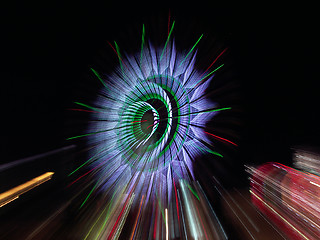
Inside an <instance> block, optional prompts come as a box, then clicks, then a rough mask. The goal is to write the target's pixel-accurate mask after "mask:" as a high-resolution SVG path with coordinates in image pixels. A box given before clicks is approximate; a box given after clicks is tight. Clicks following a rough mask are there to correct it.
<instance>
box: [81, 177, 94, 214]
mask: <svg viewBox="0 0 320 240" xmlns="http://www.w3.org/2000/svg"><path fill="white" fill-rule="evenodd" d="M97 184H98V182H97V183H96V184H95V185H94V187H93V188H92V190H91V191H90V193H89V194H88V196H87V197H86V199H85V200H84V201H83V203H82V204H81V206H80V208H82V206H83V205H84V204H85V203H86V201H87V200H88V198H89V197H90V195H91V194H92V192H93V190H94V189H95V188H96V186H97ZM80 208H79V209H80Z"/></svg>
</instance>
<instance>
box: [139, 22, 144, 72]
mask: <svg viewBox="0 0 320 240" xmlns="http://www.w3.org/2000/svg"><path fill="white" fill-rule="evenodd" d="M144 36H145V30H144V24H142V39H141V55H140V66H141V62H142V53H143V45H144Z"/></svg>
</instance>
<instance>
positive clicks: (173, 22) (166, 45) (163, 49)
mask: <svg viewBox="0 0 320 240" xmlns="http://www.w3.org/2000/svg"><path fill="white" fill-rule="evenodd" d="M174 23H175V21H173V23H172V27H171V29H170V32H169V35H168V38H167V41H166V43H165V45H164V48H163V50H162V53H161V55H160V61H161V59H162V56H163V53H164V50H165V49H166V47H167V44H168V42H169V39H170V36H171V33H172V30H173V27H174ZM160 61H159V64H160Z"/></svg>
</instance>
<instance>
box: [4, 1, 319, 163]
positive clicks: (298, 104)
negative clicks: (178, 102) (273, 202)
mask: <svg viewBox="0 0 320 240" xmlns="http://www.w3.org/2000/svg"><path fill="white" fill-rule="evenodd" d="M190 4H191V2H190V3H189V2H184V4H183V5H178V4H165V3H160V2H159V3H149V4H148V5H146V4H142V3H131V5H129V6H128V5H125V3H122V2H120V1H118V2H111V3H108V4H105V5H99V4H95V3H91V2H89V1H88V2H87V3H86V4H82V3H76V4H71V3H65V2H61V3H58V2H48V1H44V2H42V5H38V4H32V3H30V2H25V3H21V4H14V3H12V4H10V6H5V7H4V8H3V10H2V13H1V15H2V17H3V20H2V21H1V42H2V43H1V59H2V64H1V75H0V76H1V87H0V89H1V108H2V111H1V112H2V113H1V116H2V117H1V119H2V120H3V121H2V130H1V160H0V161H1V162H3V163H5V162H10V161H13V160H16V159H19V158H22V157H26V156H31V155H33V154H38V153H41V152H45V151H49V150H52V149H55V148H58V147H61V146H63V145H65V144H67V143H66V141H65V138H66V137H68V136H66V135H68V134H67V133H66V132H68V130H66V122H68V121H69V122H70V119H68V117H69V114H68V111H67V109H68V108H70V107H71V106H72V101H74V100H75V99H74V98H75V95H74V91H75V89H77V88H78V87H79V85H81V84H84V83H85V82H86V80H84V79H86V76H87V75H88V74H89V72H90V71H89V68H90V67H92V65H93V64H94V63H95V59H96V57H97V55H98V54H99V51H100V50H101V49H104V48H105V47H108V44H107V41H110V42H112V41H113V40H115V39H117V37H118V36H122V35H123V34H124V33H125V32H130V29H131V26H135V27H136V26H138V27H137V29H141V26H142V23H145V25H146V27H148V28H149V29H150V28H151V27H152V24H153V23H152V21H151V22H149V20H150V19H153V18H155V19H157V18H159V16H160V17H161V16H163V18H164V21H165V22H166V21H167V18H168V14H169V11H170V15H171V20H176V24H177V25H176V28H177V29H179V25H180V26H183V25H184V24H190V23H194V26H197V25H198V26H199V29H197V31H196V33H195V35H197V36H199V34H198V32H200V31H202V33H204V34H205V35H206V33H207V32H208V33H210V34H212V33H213V32H214V33H217V36H219V37H220V42H221V41H222V42H223V41H225V45H226V46H227V47H228V48H229V50H228V51H230V58H229V59H228V60H227V61H228V62H232V66H234V67H232V68H230V70H231V71H234V72H233V76H234V78H236V79H237V82H238V83H239V86H240V87H239V92H240V95H241V99H242V100H241V114H240V115H241V116H239V122H241V129H239V131H238V136H237V137H236V138H234V140H235V141H236V142H237V143H238V145H239V147H238V150H236V152H237V154H236V157H235V158H234V161H235V162H237V163H239V162H241V163H262V162H265V161H280V162H284V163H288V164H290V159H291V155H290V153H291V152H290V147H292V146H295V145H299V144H312V145H316V146H317V145H318V144H319V138H318V135H319V130H320V127H319V125H318V122H319V120H320V117H319V113H318V92H319V90H318V89H319V88H318V79H319V70H318V63H319V61H318V57H319V33H318V23H319V17H318V15H317V14H316V10H315V9H316V8H317V7H316V6H307V5H304V6H303V7H302V6H299V5H295V6H292V5H287V6H279V5H277V6H275V5H257V6H253V5H240V4H239V5H237V6H235V5H226V6H218V5H216V3H210V4H209V3H197V2H196V3H193V4H195V5H190ZM193 29H196V28H195V27H194V28H193ZM193 29H192V28H191V30H193ZM131 30H132V31H134V30H135V28H132V29H131ZM153 31H156V30H155V29H153ZM177 31H179V30H177ZM140 34H141V33H137V38H136V39H130V38H128V39H127V40H128V45H130V42H131V41H132V44H136V43H138V44H140V39H141V35H140ZM188 34H189V35H188V36H191V35H192V34H193V33H192V32H191V33H188ZM133 36H134V34H133ZM177 38H178V36H177ZM164 40H165V37H164ZM207 41H208V39H207ZM193 42H194V41H190V42H188V45H187V46H190V44H193ZM120 46H121V45H120ZM138 47H139V45H138ZM107 53H108V54H109V53H110V54H112V51H111V50H110V49H109V52H107ZM113 57H114V55H112V56H110V58H109V56H106V58H109V59H111V58H113Z"/></svg>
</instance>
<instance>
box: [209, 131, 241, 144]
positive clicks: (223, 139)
mask: <svg viewBox="0 0 320 240" xmlns="http://www.w3.org/2000/svg"><path fill="white" fill-rule="evenodd" d="M205 133H206V134H209V135H210V136H213V137H214V138H217V139H219V140H222V141H225V142H228V143H231V144H232V145H235V146H238V145H237V144H236V143H234V142H231V141H230V140H228V139H225V138H223V137H219V136H217V135H214V134H212V133H208V132H205Z"/></svg>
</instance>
